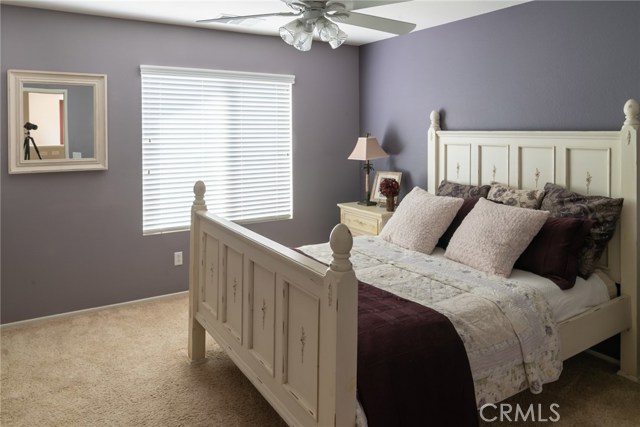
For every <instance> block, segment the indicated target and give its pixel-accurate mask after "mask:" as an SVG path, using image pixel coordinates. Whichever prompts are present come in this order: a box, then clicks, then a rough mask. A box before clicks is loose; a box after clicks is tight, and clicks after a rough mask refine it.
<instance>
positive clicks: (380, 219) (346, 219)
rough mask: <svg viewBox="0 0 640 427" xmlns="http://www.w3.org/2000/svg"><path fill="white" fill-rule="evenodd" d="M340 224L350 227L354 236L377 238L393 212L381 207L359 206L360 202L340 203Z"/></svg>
mask: <svg viewBox="0 0 640 427" xmlns="http://www.w3.org/2000/svg"><path fill="white" fill-rule="evenodd" d="M338 207H339V208H340V222H341V223H343V224H344V225H346V226H347V227H349V230H351V234H352V235H354V236H363V235H365V236H377V235H378V234H380V231H382V227H384V225H385V224H386V223H387V221H388V220H389V218H391V216H392V215H393V212H388V211H387V209H386V208H384V207H379V206H365V205H359V204H358V202H349V203H338Z"/></svg>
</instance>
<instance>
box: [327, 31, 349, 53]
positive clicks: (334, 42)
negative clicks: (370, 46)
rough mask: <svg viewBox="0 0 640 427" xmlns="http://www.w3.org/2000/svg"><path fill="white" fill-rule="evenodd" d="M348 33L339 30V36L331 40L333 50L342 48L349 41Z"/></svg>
mask: <svg viewBox="0 0 640 427" xmlns="http://www.w3.org/2000/svg"><path fill="white" fill-rule="evenodd" d="M347 37H348V36H347V33H345V32H344V31H342V30H338V34H337V35H336V36H335V37H334V38H333V39H331V40H329V45H330V46H331V48H332V49H336V48H338V47H340V46H342V43H344V42H346V41H347Z"/></svg>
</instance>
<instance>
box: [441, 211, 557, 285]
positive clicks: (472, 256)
mask: <svg viewBox="0 0 640 427" xmlns="http://www.w3.org/2000/svg"><path fill="white" fill-rule="evenodd" d="M548 216H549V212H547V211H539V210H533V209H524V208H519V207H516V206H507V205H502V204H498V203H493V202H490V201H488V200H485V199H480V200H478V203H476V206H475V207H474V208H473V209H472V210H471V212H469V214H468V215H467V216H466V217H465V219H464V221H462V224H460V227H458V229H457V230H456V232H455V233H454V234H453V237H451V241H450V242H449V246H447V251H446V252H445V254H444V255H445V256H446V257H447V258H449V259H452V260H454V261H458V262H461V263H463V264H466V265H468V266H469V267H473V268H475V269H478V270H481V271H484V272H487V273H489V274H495V275H498V276H503V277H508V276H509V275H510V274H511V270H512V269H513V264H515V262H516V260H517V259H518V257H519V256H520V255H521V254H522V252H524V250H525V249H526V248H527V246H529V243H531V240H533V238H534V237H535V236H536V234H538V231H540V229H541V228H542V226H543V225H544V223H545V221H546V220H547V217H548Z"/></svg>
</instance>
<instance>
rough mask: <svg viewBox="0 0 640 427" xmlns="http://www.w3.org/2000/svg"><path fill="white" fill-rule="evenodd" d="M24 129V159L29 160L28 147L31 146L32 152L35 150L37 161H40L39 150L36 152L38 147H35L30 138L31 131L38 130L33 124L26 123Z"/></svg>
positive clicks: (29, 152) (29, 151)
mask: <svg viewBox="0 0 640 427" xmlns="http://www.w3.org/2000/svg"><path fill="white" fill-rule="evenodd" d="M24 128H25V130H26V131H27V133H26V135H25V137H24V145H23V147H24V159H25V160H31V149H30V148H29V145H30V144H31V145H33V148H34V150H36V154H37V155H38V159H40V160H42V156H41V155H40V150H38V146H37V145H36V141H35V140H34V139H33V137H32V136H31V131H32V130H36V129H38V125H36V124H33V123H31V122H27V123H25V124H24Z"/></svg>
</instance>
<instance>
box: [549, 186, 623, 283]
mask: <svg viewBox="0 0 640 427" xmlns="http://www.w3.org/2000/svg"><path fill="white" fill-rule="evenodd" d="M544 191H545V196H544V199H542V206H541V209H543V210H545V211H549V212H551V216H552V217H554V218H559V217H571V218H587V219H590V220H592V221H593V222H594V224H593V226H592V227H591V230H590V231H589V234H587V236H586V237H585V239H584V245H583V246H582V249H581V250H580V259H579V261H578V275H579V276H580V277H582V278H584V279H586V278H588V277H589V276H590V275H591V273H593V271H594V270H595V268H596V264H597V262H598V261H599V260H600V257H601V256H602V253H603V252H604V250H605V248H606V247H607V243H609V240H611V238H612V237H613V235H614V233H615V232H616V226H617V223H618V220H619V219H620V213H621V212H622V202H623V199H614V198H611V197H604V196H585V195H582V194H579V193H574V192H572V191H570V190H568V189H567V188H565V187H562V186H560V185H556V184H551V183H547V184H546V185H545V186H544Z"/></svg>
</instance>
